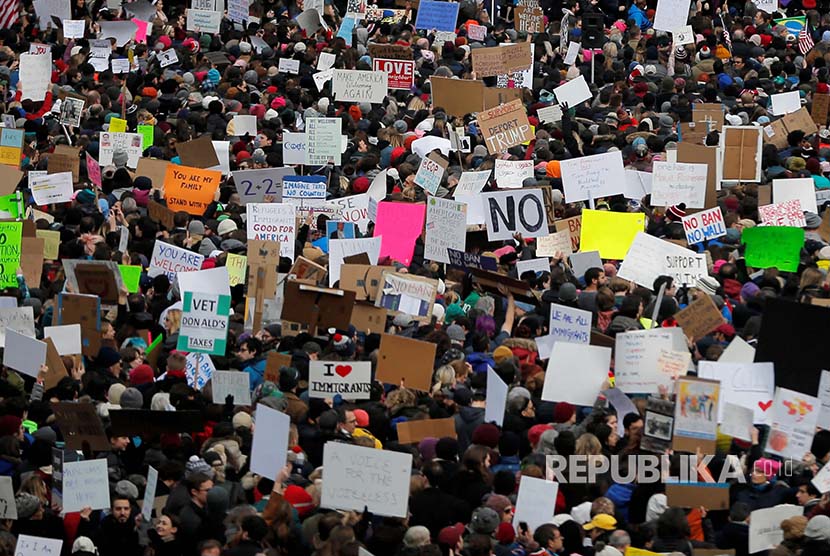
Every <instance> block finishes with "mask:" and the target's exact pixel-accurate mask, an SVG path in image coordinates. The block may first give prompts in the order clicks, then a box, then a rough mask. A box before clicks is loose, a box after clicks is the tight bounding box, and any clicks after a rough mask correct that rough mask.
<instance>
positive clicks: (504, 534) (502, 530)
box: [496, 523, 516, 544]
mask: <svg viewBox="0 0 830 556" xmlns="http://www.w3.org/2000/svg"><path fill="white" fill-rule="evenodd" d="M496 540H497V541H499V542H500V543H501V544H511V543H512V542H513V541H515V540H516V531H515V530H514V529H513V525H512V524H510V523H499V526H498V528H496Z"/></svg>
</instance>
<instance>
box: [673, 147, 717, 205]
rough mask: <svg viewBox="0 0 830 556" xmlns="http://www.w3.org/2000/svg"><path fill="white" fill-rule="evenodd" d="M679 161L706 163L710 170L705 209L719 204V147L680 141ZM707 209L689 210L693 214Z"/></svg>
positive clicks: (678, 149)
mask: <svg viewBox="0 0 830 556" xmlns="http://www.w3.org/2000/svg"><path fill="white" fill-rule="evenodd" d="M677 161H678V162H689V163H692V164H706V166H707V167H708V170H707V171H706V200H705V202H704V205H705V209H709V208H714V207H716V206H717V204H718V191H717V183H716V180H717V164H718V149H717V148H716V147H707V146H705V145H695V144H693V143H685V142H682V143H678V144H677ZM705 209H690V210H689V211H688V212H689V214H691V213H694V212H698V211H699V210H705Z"/></svg>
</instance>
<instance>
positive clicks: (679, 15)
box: [654, 0, 689, 33]
mask: <svg viewBox="0 0 830 556" xmlns="http://www.w3.org/2000/svg"><path fill="white" fill-rule="evenodd" d="M688 19H689V6H687V5H686V4H685V2H684V0H660V2H658V3H657V11H656V12H655V14H654V28H655V29H657V30H659V31H667V32H669V33H672V32H674V31H675V30H676V29H681V28H683V27H685V26H686V23H687V21H688Z"/></svg>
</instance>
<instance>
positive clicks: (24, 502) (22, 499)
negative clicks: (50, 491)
mask: <svg viewBox="0 0 830 556" xmlns="http://www.w3.org/2000/svg"><path fill="white" fill-rule="evenodd" d="M14 505H15V506H17V519H28V518H30V517H32V516H33V515H35V514H36V513H37V511H38V510H39V509H40V508H41V506H42V504H41V503H40V498H38V497H37V496H35V495H34V494H29V493H28V492H21V493H20V494H18V495H17V496H16V497H15V498H14Z"/></svg>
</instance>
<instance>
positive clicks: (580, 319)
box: [549, 303, 591, 345]
mask: <svg viewBox="0 0 830 556" xmlns="http://www.w3.org/2000/svg"><path fill="white" fill-rule="evenodd" d="M549 329H550V336H551V340H552V341H553V342H570V343H572V344H585V345H587V344H588V343H590V341H591V313H590V311H583V310H582V309H577V308H575V307H566V306H565V305H557V304H556V303H551V306H550V326H549Z"/></svg>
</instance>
